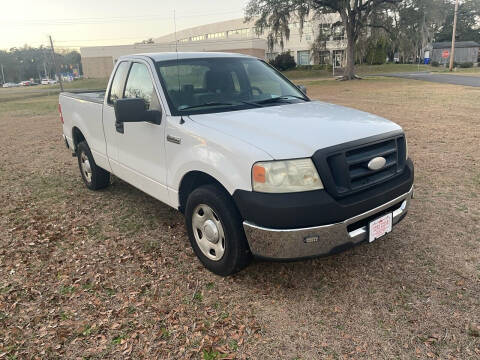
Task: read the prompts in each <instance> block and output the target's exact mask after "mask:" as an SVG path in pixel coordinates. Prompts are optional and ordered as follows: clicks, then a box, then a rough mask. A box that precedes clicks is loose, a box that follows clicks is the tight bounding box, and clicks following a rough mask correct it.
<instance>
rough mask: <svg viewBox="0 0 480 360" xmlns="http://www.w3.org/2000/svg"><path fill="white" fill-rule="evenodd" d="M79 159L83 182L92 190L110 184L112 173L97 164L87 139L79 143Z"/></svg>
mask: <svg viewBox="0 0 480 360" xmlns="http://www.w3.org/2000/svg"><path fill="white" fill-rule="evenodd" d="M77 159H78V168H79V169H80V174H81V175H82V179H83V182H84V183H85V185H86V186H87V187H88V188H89V189H90V190H100V189H103V188H106V187H107V186H108V185H109V184H110V173H109V172H108V171H106V170H104V169H102V168H101V167H99V166H97V164H96V163H95V160H94V159H93V156H92V152H91V151H90V148H89V147H88V144H87V143H86V141H82V142H81V143H79V144H78V145H77Z"/></svg>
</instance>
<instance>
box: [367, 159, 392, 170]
mask: <svg viewBox="0 0 480 360" xmlns="http://www.w3.org/2000/svg"><path fill="white" fill-rule="evenodd" d="M386 163H387V160H386V159H385V158H384V157H382V156H378V157H375V158H373V159H372V160H370V161H369V162H368V168H369V169H370V170H380V169H381V168H383V167H384V166H385V164H386Z"/></svg>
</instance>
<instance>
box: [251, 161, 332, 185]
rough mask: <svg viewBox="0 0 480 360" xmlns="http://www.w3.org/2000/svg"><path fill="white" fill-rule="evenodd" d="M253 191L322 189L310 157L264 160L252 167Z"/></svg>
mask: <svg viewBox="0 0 480 360" xmlns="http://www.w3.org/2000/svg"><path fill="white" fill-rule="evenodd" d="M252 185H253V190H254V191H259V192H268V193H289V192H299V191H310V190H319V189H323V184H322V180H320V177H319V176H318V172H317V169H316V168H315V166H314V165H313V162H312V160H311V159H309V158H308V159H297V160H282V161H264V162H258V163H256V164H254V165H253V168H252Z"/></svg>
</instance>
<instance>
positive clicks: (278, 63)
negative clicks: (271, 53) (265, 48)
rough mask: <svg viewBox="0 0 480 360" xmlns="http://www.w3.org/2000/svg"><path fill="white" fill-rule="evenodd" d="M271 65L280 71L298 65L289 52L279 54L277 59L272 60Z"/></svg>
mask: <svg viewBox="0 0 480 360" xmlns="http://www.w3.org/2000/svg"><path fill="white" fill-rule="evenodd" d="M270 65H272V66H273V67H274V68H276V69H277V70H280V71H285V70H290V69H293V68H294V67H295V66H296V64H295V59H294V58H293V56H292V55H290V53H289V52H284V53H281V54H278V55H277V56H276V57H275V59H273V60H271V61H270Z"/></svg>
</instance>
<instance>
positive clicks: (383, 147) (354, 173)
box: [315, 134, 406, 197]
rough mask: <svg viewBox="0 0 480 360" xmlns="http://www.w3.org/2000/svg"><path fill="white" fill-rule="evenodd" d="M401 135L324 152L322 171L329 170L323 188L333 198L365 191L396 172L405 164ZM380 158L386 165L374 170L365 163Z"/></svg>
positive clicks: (395, 174) (403, 140)
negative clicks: (328, 180) (383, 159)
mask: <svg viewBox="0 0 480 360" xmlns="http://www.w3.org/2000/svg"><path fill="white" fill-rule="evenodd" d="M405 154H406V149H405V138H404V135H403V134H402V135H396V136H394V137H391V138H387V139H383V140H377V141H375V142H370V143H365V144H362V145H357V146H355V147H353V148H352V147H350V148H349V147H348V144H347V145H346V147H345V149H343V150H342V149H341V148H340V150H338V147H337V149H336V150H335V151H334V152H333V153H330V154H329V153H328V152H324V153H323V154H322V156H323V159H324V160H320V158H315V159H316V161H324V163H325V165H326V168H325V169H326V170H329V172H330V174H329V179H331V180H330V182H329V184H330V186H329V187H328V188H327V190H328V191H329V192H331V193H332V195H334V196H337V197H343V196H347V195H350V194H353V193H356V192H359V191H363V190H366V189H368V188H370V187H372V186H375V185H376V184H379V183H382V182H384V181H387V180H389V179H391V178H393V177H395V176H397V175H399V174H400V173H401V172H402V171H403V169H404V167H405ZM379 156H381V157H384V158H385V160H386V164H385V166H384V167H383V168H381V169H378V170H370V169H369V168H368V163H369V161H370V160H372V159H373V158H375V157H379Z"/></svg>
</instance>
